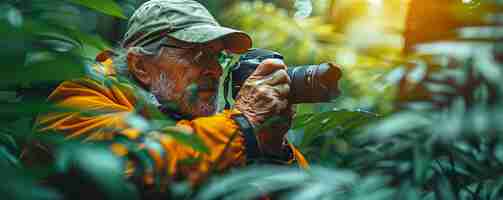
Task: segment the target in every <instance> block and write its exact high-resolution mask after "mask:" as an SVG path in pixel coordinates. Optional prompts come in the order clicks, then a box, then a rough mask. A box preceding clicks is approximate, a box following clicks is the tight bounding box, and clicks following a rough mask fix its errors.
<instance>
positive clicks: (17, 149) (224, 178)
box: [0, 0, 503, 200]
mask: <svg viewBox="0 0 503 200" xmlns="http://www.w3.org/2000/svg"><path fill="white" fill-rule="evenodd" d="M281 2H286V1H281ZM306 2H307V1H296V3H297V4H296V5H297V6H301V7H299V8H301V9H300V10H301V11H300V13H302V12H307V11H308V10H309V8H308V7H309V6H307V7H305V6H306V5H305V4H302V3H306ZM320 2H321V1H320ZM324 2H330V3H331V4H330V6H327V7H326V8H327V9H328V10H329V11H330V12H329V14H327V16H328V17H325V18H324V17H320V16H313V17H307V18H305V19H297V20H294V19H292V18H293V17H292V16H293V14H292V13H289V12H287V10H285V9H284V8H278V7H276V6H273V4H267V3H263V2H259V1H254V2H240V3H234V4H230V5H232V7H231V8H229V11H228V12H226V13H225V14H223V15H222V16H223V17H222V18H224V19H227V20H229V21H226V22H225V23H228V24H230V25H233V26H236V27H240V28H241V29H243V30H245V31H250V33H251V35H252V37H254V40H255V41H258V44H257V46H259V47H265V48H270V49H274V50H278V51H280V52H282V53H283V54H285V57H286V58H287V59H289V60H287V62H288V63H292V64H305V63H318V62H324V61H327V60H335V61H338V59H348V58H347V57H349V58H351V59H352V58H354V57H352V56H354V54H347V53H346V54H345V53H344V52H345V51H344V50H345V48H347V46H344V45H343V44H341V42H342V41H345V38H344V37H345V36H344V34H345V33H344V31H345V28H343V27H346V26H348V27H349V25H347V24H348V23H349V22H343V21H342V22H341V21H338V22H334V21H332V20H331V19H330V18H331V17H334V15H335V14H334V13H332V11H333V10H337V9H338V8H340V7H338V8H336V7H337V6H341V5H342V4H343V3H341V4H338V5H337V6H336V4H335V3H333V2H335V1H324ZM470 2H471V4H470V6H469V8H470V9H472V10H469V11H470V12H469V13H470V17H476V18H477V19H484V20H488V21H486V22H485V24H484V25H482V26H475V27H474V26H471V27H460V28H459V29H458V30H457V33H458V34H459V35H458V37H457V38H456V40H451V41H448V42H436V43H428V44H422V45H419V46H418V48H417V49H418V51H417V52H416V53H417V55H413V56H411V58H410V59H409V60H405V59H404V61H402V60H401V59H402V58H399V59H398V58H397V57H394V56H396V55H395V54H394V53H396V52H395V50H389V49H390V48H388V47H386V48H384V47H383V48H380V49H379V48H377V50H376V48H365V47H363V46H365V45H362V49H363V50H362V49H359V48H358V50H357V51H355V52H356V54H357V59H356V60H357V61H356V62H354V63H355V64H363V65H364V66H373V67H368V68H363V69H365V70H352V69H349V68H345V70H346V71H345V72H346V76H349V77H350V78H347V79H346V80H344V82H345V86H344V87H345V91H346V92H347V93H346V96H343V97H342V98H341V99H340V101H341V103H339V104H338V105H339V106H341V105H342V107H343V108H345V109H332V108H333V107H334V104H330V105H328V106H319V107H317V108H314V109H312V110H309V109H304V108H301V109H300V112H299V113H298V116H297V117H296V118H295V119H294V123H293V127H292V130H291V132H290V134H289V138H290V139H291V141H292V142H294V143H295V144H296V145H297V146H299V147H300V149H301V150H302V151H303V152H304V153H305V154H306V156H307V157H308V159H309V160H310V161H311V164H312V167H311V168H310V169H308V170H300V169H297V168H292V167H284V166H251V167H249V168H245V169H236V170H234V171H231V172H229V173H228V174H225V175H214V176H212V177H211V178H210V180H209V181H208V182H206V183H205V184H204V185H203V186H201V188H198V190H197V191H192V190H191V189H188V188H187V187H186V185H184V184H183V183H173V185H172V187H171V189H172V191H170V192H172V193H173V194H174V195H175V196H176V197H183V198H194V199H217V198H225V199H250V198H255V197H259V196H262V195H264V194H266V193H267V194H269V195H272V196H276V197H278V198H282V199H376V200H377V199H501V198H502V196H503V179H502V178H501V177H502V176H501V174H502V173H503V141H502V139H503V138H502V137H501V135H502V132H503V126H502V124H501V121H502V120H503V115H502V113H503V105H502V103H501V96H502V95H503V85H502V83H501V80H502V79H503V74H502V73H503V72H502V66H501V62H503V60H502V57H501V52H502V51H501V49H502V47H503V46H502V44H501V34H500V32H499V29H501V21H502V19H501V15H500V14H498V13H497V11H499V10H500V9H496V8H501V5H500V4H501V3H500V1H491V0H488V1H473V2H472V1H470ZM207 3H208V4H211V5H217V3H215V4H213V3H214V1H212V2H211V3H209V2H207ZM279 4H280V5H284V3H283V4H282V3H279ZM290 4H292V3H291V2H290ZM327 4H328V3H327ZM97 5H99V6H97ZM121 5H122V4H120V5H119V4H117V3H116V2H114V1H111V0H100V1H99V2H98V1H81V0H70V1H54V0H31V1H29V0H21V1H20V0H8V1H6V2H2V3H0V8H2V10H3V11H4V12H2V13H1V14H0V34H1V35H2V36H4V37H3V38H2V40H1V43H2V44H4V47H8V48H2V49H0V56H1V59H2V68H1V69H0V124H1V125H2V126H1V127H0V168H1V169H2V170H1V171H0V177H2V178H3V180H4V183H2V184H0V193H2V194H4V196H6V198H8V199H61V198H62V196H63V195H66V196H68V195H70V196H71V195H76V196H78V195H80V191H81V190H80V189H82V188H78V187H76V188H78V189H77V190H72V191H58V190H57V189H55V188H57V187H56V186H54V187H50V186H46V185H44V186H42V185H40V184H39V180H40V178H47V177H48V176H49V175H50V174H56V176H51V177H50V178H56V179H57V180H60V183H61V184H71V183H72V181H68V180H65V179H64V177H62V176H58V175H65V174H66V173H67V172H68V171H72V170H77V171H80V172H83V173H84V174H86V175H88V176H78V174H72V175H75V176H72V178H74V179H77V180H79V181H78V182H92V183H94V184H96V185H98V187H99V188H100V191H101V192H102V195H104V197H107V198H110V199H135V198H136V197H137V196H138V193H137V191H136V190H134V189H132V188H131V185H129V184H128V183H126V182H124V181H123V180H121V178H120V175H119V174H118V173H105V172H109V171H107V170H108V169H111V168H114V169H115V168H120V167H119V165H118V164H117V161H116V160H114V158H112V157H111V156H110V155H109V154H108V153H107V151H105V150H103V148H102V147H100V146H95V145H82V144H80V143H68V144H65V145H64V146H62V148H61V149H60V150H59V151H58V152H59V154H58V157H59V158H60V159H59V162H58V163H53V165H50V166H36V167H28V166H23V164H22V163H21V162H20V161H19V160H18V158H19V157H22V156H23V151H24V147H26V146H27V145H30V144H32V143H33V142H37V141H39V140H42V141H49V142H52V143H61V138H59V137H56V136H48V137H42V136H40V135H35V134H33V133H34V130H33V120H34V118H35V116H36V115H37V113H39V112H44V111H49V110H53V109H56V108H54V107H52V106H50V105H46V104H45V103H44V102H45V97H46V96H47V94H48V92H50V90H51V89H52V88H53V87H54V86H55V85H56V84H58V83H59V82H60V81H61V80H66V79H69V78H73V77H79V76H81V75H83V74H86V73H87V72H88V71H87V67H86V66H88V65H89V64H91V63H92V62H93V57H94V55H95V54H96V52H98V51H99V50H102V49H105V48H109V47H110V45H109V44H107V42H104V40H103V39H101V37H99V36H96V34H95V31H96V30H93V31H81V30H82V27H79V26H78V25H76V24H74V23H72V17H73V18H75V17H76V16H77V18H78V17H84V16H87V15H88V14H89V13H95V12H99V13H102V14H107V15H111V16H115V17H119V18H123V17H124V16H126V15H127V14H124V12H123V11H121V10H122V9H121V8H122V7H124V6H122V7H121ZM218 5H222V4H218ZM302 5H304V7H302ZM487 5H490V6H487ZM77 6H85V7H87V8H85V9H84V8H83V7H77ZM290 6H292V7H295V4H292V5H290ZM312 6H313V7H312V9H313V12H314V13H315V14H319V13H320V11H319V7H318V6H319V5H318V4H317V3H316V2H315V1H313V4H312ZM215 7H218V6H215ZM88 9H90V10H88ZM250 10H251V11H250ZM462 11H465V10H462ZM459 12H461V11H459ZM343 13H344V12H343ZM299 15H302V14H299ZM348 16H353V15H348ZM460 16H461V18H463V19H464V20H470V19H469V18H468V19H467V18H466V16H464V15H461V14H460ZM232 20H234V21H232ZM264 22H269V23H264ZM278 26H279V27H282V29H277V28H275V27H278ZM349 33H351V31H349ZM381 50H382V51H381ZM355 52H353V53H355ZM379 52H386V53H384V54H387V55H388V56H389V57H387V59H388V58H391V60H394V59H397V60H400V61H397V62H394V61H393V62H384V61H383V58H382V57H377V58H376V55H375V54H378V53H379ZM390 52H391V53H390ZM335 54H337V55H336V56H335ZM341 55H342V56H341ZM344 56H347V57H346V58H345V57H344ZM351 59H350V60H351ZM375 66H383V68H378V67H375ZM376 74H377V75H376ZM369 80H370V81H369ZM404 81H405V82H404ZM355 85H356V86H355ZM360 86H364V87H366V88H367V89H361V88H362V87H360ZM394 87H397V88H400V89H401V90H403V91H400V92H403V93H398V94H397V97H396V99H399V100H400V102H398V103H399V104H398V103H397V104H396V105H397V107H394V108H393V109H395V110H396V111H395V112H390V113H388V112H389V111H391V110H392V108H389V107H390V106H391V105H393V104H391V102H392V100H393V99H394V98H395V97H394V96H391V95H390V94H391V92H392V91H393V90H394V89H393V88H394ZM355 88H356V89H355ZM418 88H420V89H421V92H422V93H421V94H423V93H424V94H425V95H423V96H421V98H415V97H416V96H420V95H418V94H417V90H415V89H418ZM352 89H355V90H359V92H358V93H355V92H351V90H352ZM385 91H386V95H382V93H384V92H385ZM350 95H359V96H358V97H356V98H355V97H354V96H350ZM384 98H386V100H385V101H387V102H388V104H387V106H388V108H387V109H383V110H386V111H387V112H385V113H380V114H375V113H371V112H367V111H365V110H379V109H375V107H377V106H378V104H377V103H376V102H379V101H384V100H383V99H384ZM348 101H358V102H357V103H354V104H352V105H350V104H351V103H346V104H344V102H348ZM365 101H367V102H369V101H371V102H373V103H368V104H365V103H362V102H365ZM362 105H365V106H363V107H364V109H353V108H355V107H362ZM316 109H318V110H316ZM158 114H159V113H158ZM130 123H132V124H134V125H135V126H138V127H142V129H145V130H148V129H159V128H162V127H164V126H166V125H170V124H172V122H170V121H166V120H165V119H164V118H162V116H159V117H158V118H157V121H154V122H146V121H145V120H144V119H143V118H139V117H138V116H135V115H133V116H132V117H131V119H130ZM54 135H56V134H54ZM173 136H180V135H176V134H173ZM175 139H177V140H179V141H180V142H182V143H185V144H188V145H192V146H193V147H194V148H195V149H198V150H199V151H202V152H204V151H208V149H207V148H206V147H205V146H204V145H202V144H201V143H200V141H199V140H197V138H192V137H185V136H183V135H182V136H180V137H177V138H175ZM65 143H66V142H65ZM103 160H106V161H107V162H100V161H103ZM89 161H94V162H89ZM66 175H67V174H66ZM67 181H68V182H67ZM73 182H75V181H73ZM7 183H8V184H7ZM26 191H28V192H26ZM170 195H171V194H170Z"/></svg>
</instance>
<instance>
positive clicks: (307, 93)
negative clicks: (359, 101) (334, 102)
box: [287, 63, 342, 104]
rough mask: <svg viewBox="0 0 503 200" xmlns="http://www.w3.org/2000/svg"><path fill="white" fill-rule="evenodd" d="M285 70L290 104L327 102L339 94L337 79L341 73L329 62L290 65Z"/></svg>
mask: <svg viewBox="0 0 503 200" xmlns="http://www.w3.org/2000/svg"><path fill="white" fill-rule="evenodd" d="M287 72H288V76H289V77H290V80H291V81H292V82H291V84H290V95H289V97H288V100H289V102H290V103H292V104H296V103H317V102H329V101H330V100H331V99H333V98H335V97H337V96H338V95H339V94H340V91H339V87H338V84H337V81H338V80H339V79H340V78H341V74H342V73H341V70H340V69H339V68H338V67H337V66H335V65H333V64H331V63H323V64H320V65H308V66H298V67H292V68H289V69H288V71H287Z"/></svg>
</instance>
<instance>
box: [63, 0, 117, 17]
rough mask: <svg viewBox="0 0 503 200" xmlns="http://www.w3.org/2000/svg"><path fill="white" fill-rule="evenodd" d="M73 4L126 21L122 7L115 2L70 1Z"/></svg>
mask: <svg viewBox="0 0 503 200" xmlns="http://www.w3.org/2000/svg"><path fill="white" fill-rule="evenodd" d="M68 1H70V2H72V3H75V4H79V5H82V6H85V7H88V8H91V9H93V10H96V11H98V12H102V13H105V14H107V15H111V16H114V17H118V18H122V19H126V16H125V15H124V13H123V11H122V9H121V7H120V6H119V5H118V4H117V3H115V2H114V1H113V0H68Z"/></svg>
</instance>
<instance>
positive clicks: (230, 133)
mask: <svg viewBox="0 0 503 200" xmlns="http://www.w3.org/2000/svg"><path fill="white" fill-rule="evenodd" d="M48 100H49V102H51V103H54V104H56V105H57V106H58V107H62V108H65V109H69V110H65V111H62V112H52V113H47V114H44V115H41V116H40V117H39V118H38V119H37V124H38V126H39V130H41V132H45V131H56V132H58V133H62V134H65V138H67V139H72V138H80V139H83V140H84V141H107V142H109V144H110V149H111V151H112V152H114V153H115V154H116V155H118V156H121V157H123V158H124V159H123V160H124V162H125V165H126V166H127V167H126V170H125V176H127V177H129V178H131V179H133V180H134V182H136V183H138V184H141V185H143V186H147V187H148V186H153V185H157V186H161V189H162V188H163V187H166V186H167V184H168V182H170V181H171V180H176V179H182V178H184V179H185V178H188V179H189V180H190V182H191V183H193V184H197V183H198V182H200V181H201V180H202V179H204V178H205V177H206V176H208V175H209V174H210V173H211V172H213V171H221V170H225V169H227V168H229V167H232V166H243V165H244V164H245V162H246V156H245V153H244V152H245V151H244V145H243V144H244V139H243V137H242V136H241V134H239V132H240V131H239V126H238V125H237V124H236V123H235V122H234V120H232V119H231V115H233V114H236V113H237V112H236V111H224V112H222V113H220V114H216V115H213V116H209V117H201V118H196V119H194V120H190V121H189V120H181V121H179V122H178V123H177V125H176V126H174V127H170V128H168V130H169V129H171V130H174V131H176V132H183V133H175V134H184V133H185V134H196V135H197V136H198V137H199V138H200V139H201V140H202V141H203V142H204V144H205V145H206V146H207V147H208V148H209V149H210V152H209V153H201V152H198V151H195V150H194V149H192V148H191V147H190V146H187V145H184V144H182V143H180V142H179V141H177V140H175V139H174V138H172V137H170V136H169V135H167V134H163V133H162V132H157V131H151V132H148V133H143V132H141V131H139V130H138V129H135V128H133V127H131V126H130V125H128V123H127V118H128V117H130V116H131V115H132V113H134V112H135V111H136V108H135V104H136V98H135V97H134V95H133V94H132V93H131V92H128V89H127V86H121V85H115V84H105V83H103V82H99V81H96V80H93V79H78V80H73V81H66V82H63V83H62V84H61V85H60V86H59V87H58V88H56V90H55V91H54V92H53V93H52V94H51V95H50V96H49V98H48ZM293 149H294V148H293ZM296 154H298V155H296ZM294 155H296V156H297V157H298V156H299V155H300V156H301V154H300V153H298V151H296V150H294ZM298 158H300V159H302V160H303V157H298Z"/></svg>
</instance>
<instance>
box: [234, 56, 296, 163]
mask: <svg viewBox="0 0 503 200" xmlns="http://www.w3.org/2000/svg"><path fill="white" fill-rule="evenodd" d="M286 68H287V67H286V65H285V64H284V63H283V61H281V60H279V59H266V60H264V61H263V62H262V63H261V64H260V65H259V66H258V67H257V69H256V70H255V72H253V73H252V74H251V75H250V77H248V79H246V81H245V83H244V84H243V86H242V88H241V90H240V91H239V93H238V96H237V98H236V104H235V108H236V109H238V110H239V111H240V112H241V113H242V114H243V115H244V116H245V117H246V118H247V119H248V120H249V121H250V123H251V124H252V125H253V127H254V128H255V129H256V131H257V134H258V140H259V145H260V147H261V148H262V150H263V151H264V153H267V154H275V155H277V154H280V153H281V148H282V146H283V145H282V144H284V143H283V142H284V136H285V134H286V132H287V131H288V128H289V127H290V122H291V119H292V116H293V109H292V105H291V104H289V103H288V99H287V98H288V94H289V92H290V79H289V77H288V74H287V72H286Z"/></svg>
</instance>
